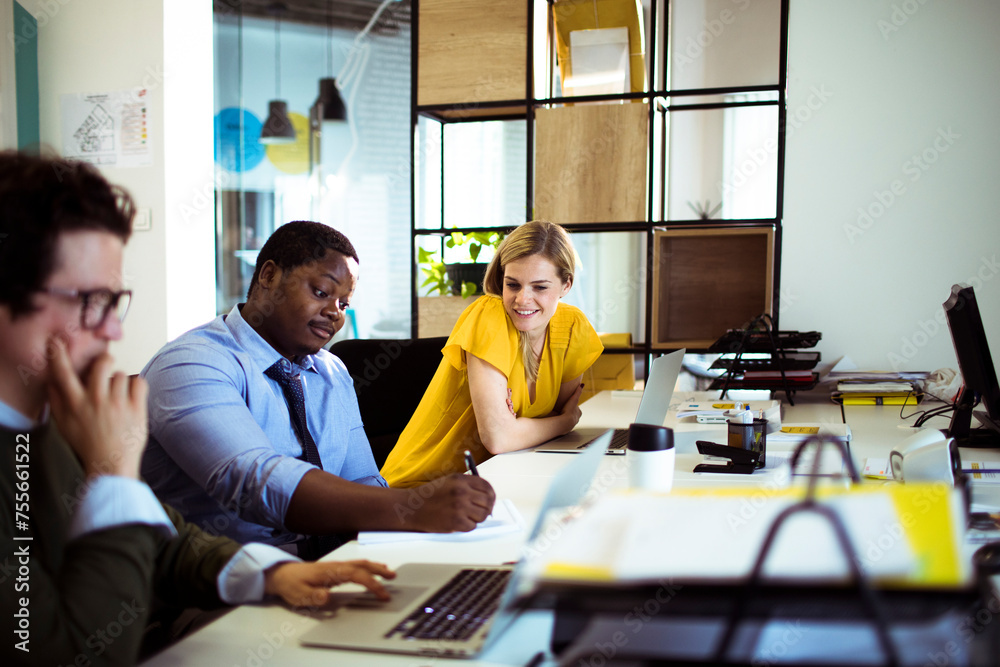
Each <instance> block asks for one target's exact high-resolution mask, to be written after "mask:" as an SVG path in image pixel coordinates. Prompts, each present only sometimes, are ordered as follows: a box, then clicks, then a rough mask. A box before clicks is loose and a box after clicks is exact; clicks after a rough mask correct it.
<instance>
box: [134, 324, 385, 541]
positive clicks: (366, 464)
mask: <svg viewBox="0 0 1000 667" xmlns="http://www.w3.org/2000/svg"><path fill="white" fill-rule="evenodd" d="M241 305H242V304H241ZM276 361H282V362H283V363H284V365H285V368H286V370H290V371H291V372H293V373H296V372H297V373H298V374H299V375H300V377H301V379H302V386H303V392H304V394H305V409H306V422H307V424H308V428H309V433H310V434H311V435H312V437H313V439H314V440H315V441H316V446H317V448H318V449H319V455H320V459H321V460H322V462H323V469H324V470H326V471H327V472H330V473H333V474H334V475H338V476H340V477H342V478H344V479H346V480H348V481H354V482H359V483H362V484H368V485H373V486H376V485H377V486H386V484H385V480H383V479H382V477H381V475H379V472H378V468H376V466H375V460H374V458H373V457H372V453H371V447H370V446H369V444H368V438H367V436H366V435H365V431H364V427H363V425H362V423H361V414H360V412H359V411H358V399H357V396H356V395H355V393H354V383H353V381H352V380H351V376H350V374H349V373H348V372H347V369H346V368H345V367H344V364H343V363H342V362H341V361H340V360H339V359H337V357H335V356H334V355H332V354H330V353H329V352H327V351H326V350H320V351H319V352H318V353H317V354H315V355H310V356H306V357H304V358H302V359H301V360H300V362H299V363H298V364H291V363H290V362H289V361H287V360H285V359H283V357H282V356H281V355H280V354H278V352H277V351H275V349H274V348H272V347H271V346H270V345H269V344H268V343H267V342H266V341H265V340H264V339H263V338H261V337H260V335H259V334H258V333H257V332H256V331H254V330H253V328H252V327H251V326H250V325H249V324H248V323H247V322H246V320H244V319H243V317H242V315H241V314H240V306H234V307H233V309H232V310H231V311H230V312H229V314H228V315H221V316H219V317H217V318H216V319H214V320H212V321H211V322H209V323H208V324H205V325H203V326H200V327H198V328H196V329H192V330H191V331H189V332H187V333H186V334H183V335H182V336H180V337H179V338H177V339H176V340H174V341H173V342H170V343H168V344H167V345H166V346H164V347H163V349H162V350H160V352H158V353H157V355H156V356H155V357H153V360H152V361H150V362H149V364H147V365H146V368H144V369H143V371H142V375H143V376H144V377H145V378H146V380H147V382H149V388H150V392H149V435H150V440H149V445H148V447H147V448H146V453H145V456H144V457H143V462H142V474H143V477H144V478H145V479H146V481H147V482H148V483H149V485H150V486H151V487H152V488H153V490H154V491H155V492H156V494H157V496H159V497H160V498H161V499H162V500H163V501H164V502H166V503H169V504H170V505H172V506H173V507H175V508H176V509H177V510H178V511H179V512H181V514H183V515H184V517H185V518H186V519H187V520H188V521H193V522H195V523H196V524H198V525H199V526H201V527H202V528H204V529H206V530H207V531H209V532H211V533H213V534H222V535H227V536H228V537H231V538H233V539H235V540H237V541H238V542H242V543H244V544H245V543H247V542H251V541H253V542H264V543H267V544H274V545H288V544H290V543H292V542H295V541H297V540H299V539H300V538H301V537H302V536H301V535H297V534H295V533H291V532H289V531H288V530H287V529H286V528H285V514H286V513H287V511H288V506H289V503H290V501H291V498H292V494H293V493H294V492H295V489H296V487H297V486H298V484H299V481H300V480H301V479H302V476H303V475H305V474H306V473H307V472H308V471H309V470H311V469H312V468H314V467H315V466H313V465H310V464H309V463H306V462H305V461H303V460H300V459H299V458H297V457H299V456H301V455H302V445H301V444H300V443H299V441H298V438H297V437H296V435H295V431H294V430H293V427H292V421H291V417H290V416H289V412H288V405H287V403H286V402H285V397H284V394H283V393H282V390H281V386H280V385H279V384H278V383H277V382H276V381H274V380H272V379H270V378H269V377H267V376H266V375H265V374H264V371H265V370H267V368H269V367H270V366H271V365H272V364H274V363H275V362H276ZM329 511H331V512H335V511H337V508H335V507H331V508H329Z"/></svg>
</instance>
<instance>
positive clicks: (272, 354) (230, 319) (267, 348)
mask: <svg viewBox="0 0 1000 667" xmlns="http://www.w3.org/2000/svg"><path fill="white" fill-rule="evenodd" d="M242 305H244V304H242V303H239V304H236V305H235V306H233V309H232V310H230V311H229V314H228V315H226V316H225V323H226V326H227V327H228V328H229V330H230V331H231V332H232V333H233V337H234V338H235V339H236V342H238V343H239V344H240V347H242V348H243V349H244V350H245V351H246V352H248V353H249V354H250V356H251V358H253V360H254V361H256V362H257V363H258V364H259V365H260V367H261V368H264V369H267V368H270V367H271V366H273V365H274V363H275V362H279V361H283V362H284V363H283V364H282V366H284V368H285V370H286V371H291V372H293V373H294V372H296V371H309V370H312V371H314V372H315V369H314V368H313V365H314V364H315V363H316V362H315V355H312V354H307V355H305V356H303V357H302V358H301V359H299V363H297V364H293V363H291V362H290V361H288V360H287V359H285V358H284V357H283V356H282V355H281V354H280V353H279V352H278V351H277V350H275V349H274V348H273V347H271V344H270V343H268V342H267V341H266V340H264V339H263V338H261V336H260V334H259V333H257V332H256V331H255V330H254V328H253V327H252V326H250V324H249V323H248V322H247V321H246V320H244V319H243V314H242V313H241V312H240V306H242Z"/></svg>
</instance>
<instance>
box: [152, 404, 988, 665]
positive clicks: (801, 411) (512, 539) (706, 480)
mask: <svg viewBox="0 0 1000 667" xmlns="http://www.w3.org/2000/svg"><path fill="white" fill-rule="evenodd" d="M701 396H702V400H704V398H703V397H704V394H702V395H701ZM711 396H712V397H713V398H714V396H715V394H714V393H713V394H712V395H711ZM674 398H675V400H683V401H688V400H696V399H697V398H698V396H697V395H692V394H685V395H677V396H675V397H674ZM796 398H797V405H795V406H787V404H786V405H785V406H783V415H782V420H783V421H786V422H841V420H842V417H841V410H840V406H838V405H835V404H833V403H832V402H830V401H829V399H828V398H826V397H825V396H823V397H816V398H810V397H807V396H804V395H801V394H800V395H799V396H797V397H796ZM638 400H639V394H638V392H632V393H621V392H604V393H601V394H598V395H597V396H595V397H594V398H593V399H591V400H590V401H588V402H587V403H585V404H584V405H583V417H582V419H581V421H580V426H600V427H614V426H617V427H623V426H627V425H628V423H629V422H630V420H631V418H632V416H633V415H635V412H636V409H637V406H638ZM898 413H899V409H898V407H896V408H893V407H884V408H882V407H857V408H848V410H847V419H848V423H849V424H850V425H851V428H852V431H853V441H852V444H851V449H852V452H853V453H854V457H855V459H856V463H860V464H863V461H864V458H865V457H866V456H874V455H880V456H888V451H889V450H890V449H891V447H892V446H893V445H894V444H896V443H898V442H899V441H901V440H902V439H904V438H905V437H907V436H908V435H909V431H906V430H902V429H899V428H897V427H896V425H897V423H899V419H898ZM939 421H941V422H943V420H939ZM668 425H670V424H668ZM935 425H936V426H937V425H938V424H937V423H935ZM942 425H944V424H942ZM675 426H676V424H675ZM685 428H694V429H698V430H700V431H704V432H705V438H706V439H713V438H715V439H716V441H718V442H724V441H725V440H724V433H725V427H722V428H720V427H718V426H696V425H691V426H687V425H685ZM572 456H573V455H571V454H542V453H538V452H533V451H526V452H517V453H513V454H506V455H503V456H497V457H494V458H492V459H490V460H489V461H487V462H486V463H484V464H483V465H482V466H480V473H481V474H482V476H483V477H484V478H486V479H487V480H489V481H490V483H491V484H492V485H493V486H494V488H495V489H496V492H497V497H498V498H509V499H511V500H512V501H514V503H515V504H516V506H517V508H518V509H519V510H520V512H521V514H522V515H523V516H524V518H525V520H526V522H527V523H528V524H529V525H530V524H531V523H533V522H534V520H535V517H536V514H537V509H538V507H539V506H540V504H541V502H542V499H543V497H544V494H545V492H546V489H547V487H548V482H549V479H550V478H551V477H552V475H553V474H554V473H555V472H556V471H557V470H559V468H561V467H562V466H564V465H565V464H566V463H567V462H568V461H569V460H570V457H572ZM700 458H701V457H699V456H698V455H697V454H691V453H679V454H678V457H677V472H676V475H675V482H674V483H675V485H676V486H679V487H680V486H698V485H701V486H704V485H715V484H719V485H733V484H750V485H753V484H760V483H761V479H762V478H761V477H758V476H756V475H695V474H694V473H693V472H691V470H692V468H693V467H694V465H695V464H696V463H698V462H699V461H700ZM997 458H998V459H1000V455H998V456H997ZM859 470H860V468H859ZM625 471H626V468H625V457H624V456H606V457H604V459H603V461H602V463H601V468H600V470H599V471H598V473H597V477H596V480H595V484H596V485H599V486H603V487H604V488H618V487H624V486H625V485H626V480H625V475H626V473H625ZM523 539H524V535H523V534H510V535H506V536H502V537H496V538H492V539H489V540H484V541H481V542H457V543H440V542H416V543H415V542H408V543H398V544H383V545H367V546H360V545H358V543H357V542H351V543H348V544H346V545H344V546H342V547H341V548H339V549H337V550H336V551H335V552H334V553H333V554H331V556H330V558H331V559H335V560H349V559H353V558H368V559H371V560H376V561H383V562H385V563H387V564H388V565H389V566H390V567H397V566H399V565H401V564H403V563H405V562H418V561H419V562H428V561H431V562H455V563H502V562H505V561H512V560H516V559H517V558H518V555H519V547H520V544H521V542H522V541H523ZM333 622H335V621H333ZM315 623H317V621H315V620H313V619H312V618H309V617H307V616H304V615H302V614H299V613H296V612H294V611H291V610H289V609H286V608H284V607H283V606H280V605H277V604H270V605H246V606H243V607H240V608H238V609H235V610H233V611H232V612H230V613H228V614H226V615H225V616H223V617H222V618H220V619H219V620H217V621H215V622H214V623H212V624H210V625H209V626H207V627H205V628H203V629H202V630H200V631H198V632H197V633H195V634H193V635H192V636H190V637H188V638H187V639H185V640H184V641H182V642H180V643H178V644H176V645H175V646H173V647H171V648H169V649H168V650H166V651H164V652H163V653H161V654H159V655H157V656H154V657H153V658H152V659H151V660H149V661H147V662H146V663H145V664H146V665H150V666H152V667H166V666H169V665H182V664H184V665H189V664H196V665H226V666H234V665H245V666H246V667H261V665H286V664H295V665H303V666H309V665H316V666H317V667H318V666H320V665H322V667H329V665H331V664H341V665H361V666H364V665H388V666H396V665H399V666H403V665H407V666H411V667H412V666H418V665H430V664H435V665H448V664H462V665H470V664H474V665H495V664H507V665H524V664H525V663H527V662H528V660H530V658H531V657H532V656H533V655H534V654H535V653H536V652H537V651H539V650H544V649H545V648H546V647H547V645H548V639H549V634H550V629H551V615H550V614H548V613H545V612H531V613H530V614H524V615H522V616H521V618H519V619H518V621H517V622H516V623H515V624H514V625H513V626H512V627H510V628H509V629H508V630H507V634H505V636H504V641H502V642H501V643H500V646H497V647H496V649H495V650H493V651H491V652H490V653H489V654H488V655H485V656H483V657H482V658H481V659H480V660H477V661H461V662H452V661H449V660H446V659H431V658H420V657H416V656H393V655H386V654H373V653H361V652H347V651H332V650H330V649H317V648H307V647H303V646H300V645H299V643H298V637H299V636H300V635H301V634H302V633H304V632H305V631H306V630H308V629H309V628H311V627H312V626H313V625H314V624H315Z"/></svg>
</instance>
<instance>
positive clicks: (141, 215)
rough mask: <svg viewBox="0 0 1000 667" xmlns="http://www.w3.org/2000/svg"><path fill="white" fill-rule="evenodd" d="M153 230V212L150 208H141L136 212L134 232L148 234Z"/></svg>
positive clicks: (133, 224) (133, 223)
mask: <svg viewBox="0 0 1000 667" xmlns="http://www.w3.org/2000/svg"><path fill="white" fill-rule="evenodd" d="M152 228H153V211H152V209H148V208H140V209H138V210H137V211H136V212H135V220H133V221H132V231H136V232H148V231H149V230H150V229H152Z"/></svg>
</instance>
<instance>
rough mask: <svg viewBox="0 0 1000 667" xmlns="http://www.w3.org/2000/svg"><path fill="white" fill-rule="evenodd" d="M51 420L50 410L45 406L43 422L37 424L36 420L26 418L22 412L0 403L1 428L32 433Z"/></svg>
mask: <svg viewBox="0 0 1000 667" xmlns="http://www.w3.org/2000/svg"><path fill="white" fill-rule="evenodd" d="M48 418H49V408H48V406H45V410H44V411H43V412H42V420H41V421H39V422H36V421H35V420H34V419H31V418H29V417H25V416H24V415H22V414H21V413H20V412H18V411H17V410H15V409H14V408H12V407H10V406H9V405H7V404H6V403H4V402H3V401H0V427H3V428H8V429H10V430H12V431H30V430H31V429H33V428H35V427H36V426H38V425H39V424H41V423H43V422H45V421H47V420H48Z"/></svg>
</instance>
